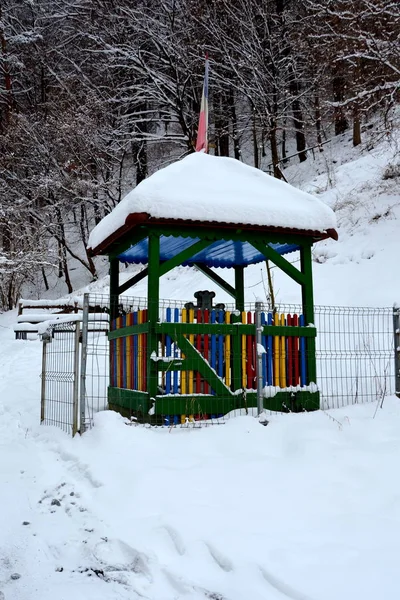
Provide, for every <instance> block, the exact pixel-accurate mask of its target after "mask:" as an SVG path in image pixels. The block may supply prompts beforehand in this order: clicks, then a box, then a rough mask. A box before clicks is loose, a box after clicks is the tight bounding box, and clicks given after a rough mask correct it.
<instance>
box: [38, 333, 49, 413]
mask: <svg viewBox="0 0 400 600" xmlns="http://www.w3.org/2000/svg"><path fill="white" fill-rule="evenodd" d="M42 340H43V341H42V344H43V349H42V382H41V391H40V422H41V423H43V421H44V419H45V402H46V360H47V343H48V342H47V339H46V338H45V337H43V338H42Z"/></svg>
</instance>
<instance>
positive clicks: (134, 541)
mask: <svg viewBox="0 0 400 600" xmlns="http://www.w3.org/2000/svg"><path fill="white" fill-rule="evenodd" d="M10 324H11V319H10V318H9V316H8V315H3V316H2V317H1V326H2V327H1V329H0V341H1V367H2V373H3V377H2V379H1V381H0V489H1V507H2V510H1V511H0V531H1V537H0V591H1V592H2V593H3V594H4V596H5V599H6V600H54V599H57V600H70V599H71V597H72V598H74V600H124V599H126V600H128V599H129V600H132V599H134V598H147V599H151V600H183V599H186V598H187V599H193V600H207V599H210V598H221V599H224V600H248V599H249V598H251V600H266V599H268V600H269V599H271V600H282V599H283V598H284V599H287V598H289V599H294V600H299V599H302V600H322V599H323V600H337V599H338V598H341V600H354V598H363V600H376V598H384V599H385V600H397V598H398V597H399V592H400V571H399V569H398V556H399V554H400V513H399V502H398V498H399V497H400V480H399V478H398V477H396V473H397V471H398V463H399V459H400V404H399V401H398V400H397V399H395V398H388V399H386V401H385V403H384V406H383V408H382V409H378V410H377V407H376V405H371V404H369V405H364V406H352V407H348V408H346V409H342V410H337V411H329V412H326V413H324V412H318V413H313V414H299V415H293V414H289V415H284V416H269V415H268V421H269V424H268V425H267V426H266V427H263V426H262V425H261V424H260V423H259V422H258V419H257V418H254V417H252V416H242V417H237V418H232V419H230V420H228V421H227V422H226V423H225V424H224V425H223V426H218V425H214V426H210V427H207V428H203V429H201V430H199V429H194V428H192V427H191V425H190V423H188V424H187V426H185V427H183V428H182V429H180V428H179V429H166V430H155V429H147V428H143V427H140V426H134V425H130V424H129V423H128V422H127V421H125V420H124V419H122V418H121V417H120V416H119V415H117V414H115V413H112V412H105V413H100V414H99V415H98V416H97V418H96V422H95V427H94V428H93V429H92V430H91V431H89V432H87V433H86V434H85V435H84V436H83V437H82V438H79V436H78V437H76V438H75V439H70V438H69V437H68V436H67V435H66V434H64V433H63V432H62V431H60V430H57V429H55V428H52V427H41V426H40V425H39V423H38V420H39V397H40V379H39V372H40V358H41V345H40V344H39V343H36V342H24V341H15V340H12V339H11V336H12V332H11V329H10ZM376 410H377V412H376ZM375 412H376V416H375V418H374V415H375ZM23 523H26V524H25V525H24V524H23ZM96 573H97V575H96ZM14 574H19V575H20V578H18V579H12V576H13V575H14Z"/></svg>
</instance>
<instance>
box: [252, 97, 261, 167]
mask: <svg viewBox="0 0 400 600" xmlns="http://www.w3.org/2000/svg"><path fill="white" fill-rule="evenodd" d="M251 126H252V133H253V154H254V166H255V168H256V169H259V168H260V161H259V158H258V142H257V129H256V111H255V110H254V107H252V113H251Z"/></svg>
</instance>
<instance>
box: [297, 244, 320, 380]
mask: <svg viewBox="0 0 400 600" xmlns="http://www.w3.org/2000/svg"><path fill="white" fill-rule="evenodd" d="M300 265H301V272H302V273H303V275H304V283H303V284H302V286H301V298H302V304H303V315H304V321H305V325H310V323H313V324H314V297H313V280H312V255H311V244H303V245H302V246H301V248H300ZM306 343H307V374H308V381H307V382H308V383H311V382H314V383H316V380H317V365H316V358H315V338H307V340H306Z"/></svg>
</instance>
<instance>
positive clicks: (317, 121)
mask: <svg viewBox="0 0 400 600" xmlns="http://www.w3.org/2000/svg"><path fill="white" fill-rule="evenodd" d="M314 106H315V127H316V129H317V144H318V149H319V151H320V152H323V151H324V147H323V145H322V136H321V106H320V103H319V96H315V100H314Z"/></svg>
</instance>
